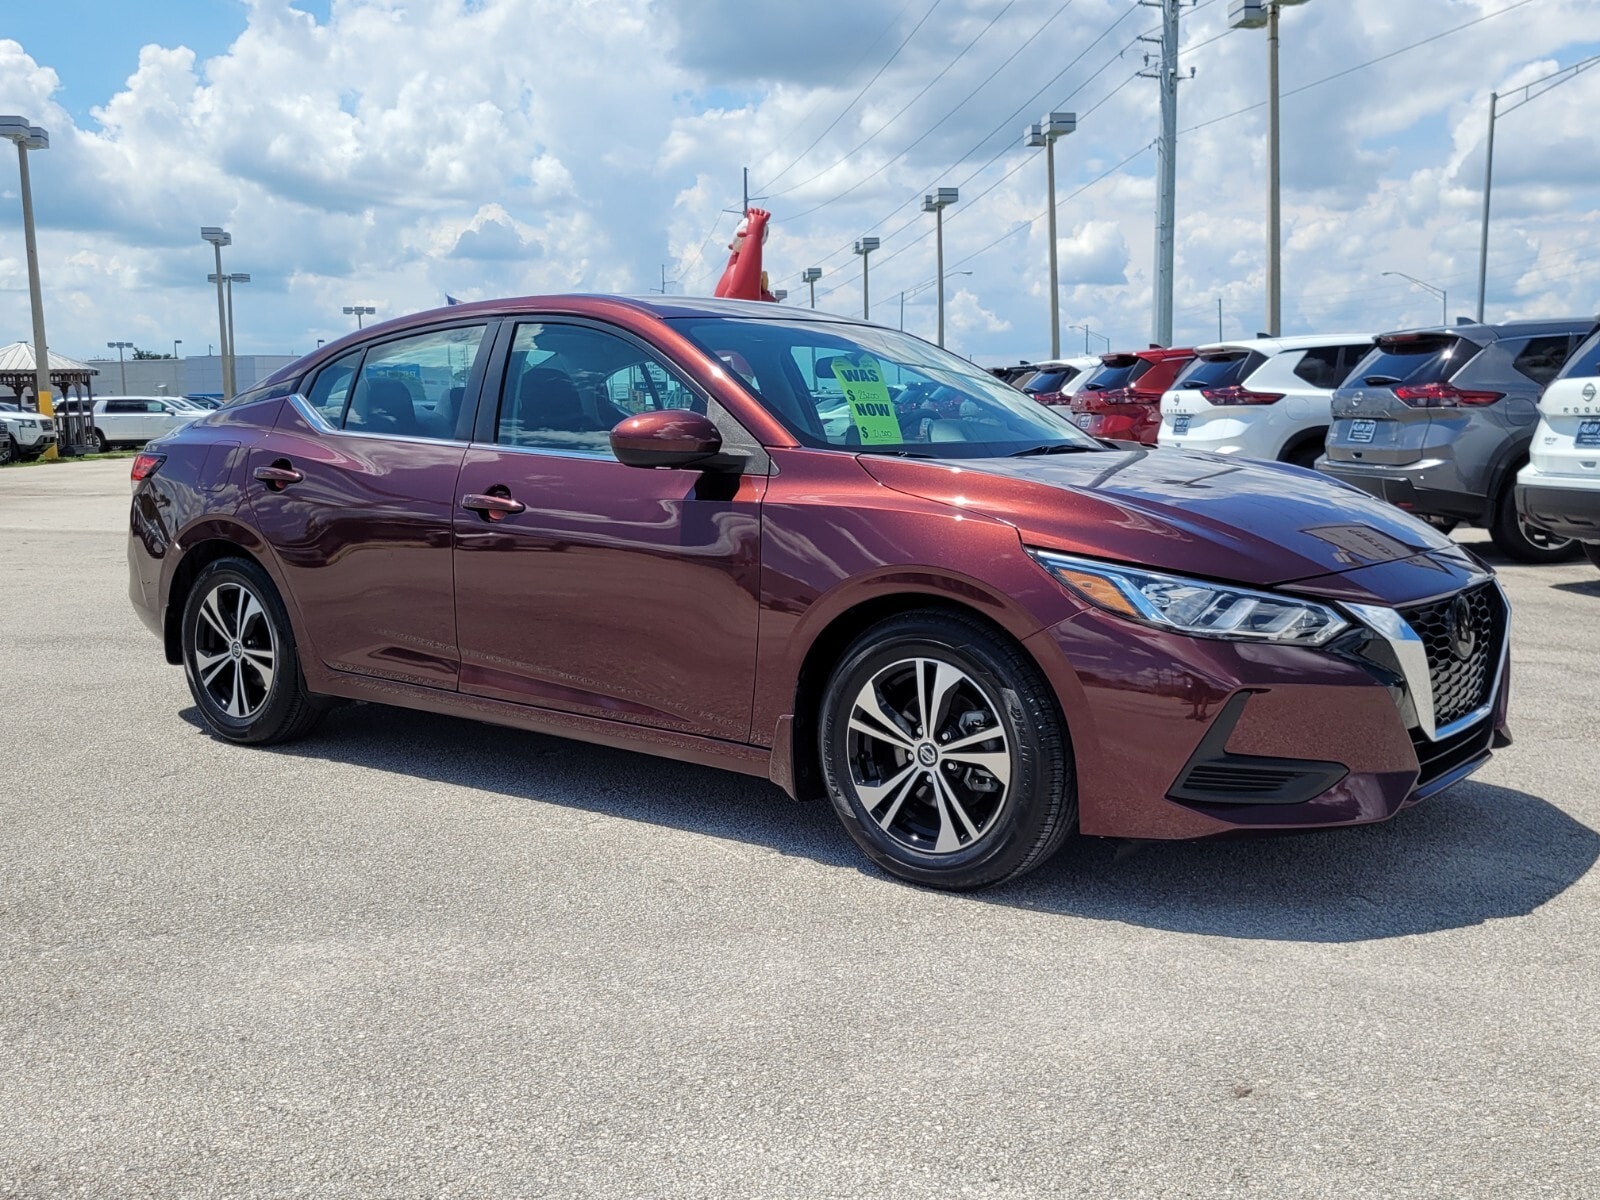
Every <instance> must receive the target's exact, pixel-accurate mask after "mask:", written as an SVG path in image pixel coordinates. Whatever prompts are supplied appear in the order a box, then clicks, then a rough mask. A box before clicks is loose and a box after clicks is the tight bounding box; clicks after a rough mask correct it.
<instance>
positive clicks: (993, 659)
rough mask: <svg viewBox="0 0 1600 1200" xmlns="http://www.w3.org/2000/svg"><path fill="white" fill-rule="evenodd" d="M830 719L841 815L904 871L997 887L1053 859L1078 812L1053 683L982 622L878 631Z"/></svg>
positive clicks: (826, 723)
mask: <svg viewBox="0 0 1600 1200" xmlns="http://www.w3.org/2000/svg"><path fill="white" fill-rule="evenodd" d="M819 725H820V731H819V732H820V749H821V757H822V765H823V775H824V778H825V780H826V783H827V788H828V795H829V798H830V799H831V800H832V801H833V806H834V809H835V810H836V811H837V813H838V814H839V819H840V820H841V821H842V822H843V824H844V827H845V829H846V831H847V832H848V833H849V834H850V836H851V837H852V838H853V839H854V840H855V842H856V844H857V845H858V846H860V847H861V849H862V850H863V851H864V852H865V853H866V854H867V856H868V857H869V858H871V859H872V861H873V862H875V863H877V864H878V865H879V866H880V867H882V868H883V869H884V870H885V871H888V872H889V873H890V874H893V875H898V876H899V877H900V878H902V879H906V880H910V881H911V882H913V883H920V884H925V885H928V886H931V887H941V888H952V889H970V888H979V887H985V886H987V885H989V884H993V883H998V882H1000V881H1001V880H1003V879H1009V878H1012V877H1014V876H1017V875H1021V874H1023V873H1024V872H1026V871H1030V870H1032V869H1033V868H1034V867H1037V866H1038V865H1039V864H1040V863H1042V862H1044V861H1045V860H1046V859H1047V858H1049V857H1050V856H1051V855H1052V854H1054V853H1055V851H1056V850H1057V849H1058V848H1059V847H1060V845H1061V843H1062V841H1063V840H1064V839H1065V838H1066V836H1067V834H1068V833H1069V832H1070V831H1071V829H1072V827H1073V824H1074V822H1075V820H1076V816H1077V793H1076V788H1075V786H1074V779H1073V770H1072V762H1071V749H1070V746H1069V744H1068V740H1067V734H1066V729H1065V727H1064V724H1063V722H1062V719H1061V716H1060V713H1059V712H1058V711H1057V707H1056V703H1055V698H1054V696H1053V695H1052V694H1051V691H1050V688H1049V685H1048V684H1047V683H1046V682H1045V681H1044V679H1043V677H1042V676H1041V675H1040V673H1039V670H1038V668H1037V667H1036V666H1035V665H1034V663H1033V662H1032V661H1031V660H1030V659H1029V658H1028V657H1027V656H1026V654H1025V653H1024V652H1023V651H1022V650H1021V648H1020V647H1018V646H1017V645H1015V643H1013V642H1011V641H1009V640H1008V639H1007V638H1005V637H1003V636H1001V635H1000V634H998V633H997V632H995V631H994V630H992V629H991V628H990V627H988V626H987V625H985V624H983V623H982V622H979V621H976V620H972V619H969V618H966V617H963V616H959V615H955V614H949V613H941V612H915V613H908V614H905V615H903V616H899V617H894V618H891V619H890V620H887V621H884V622H882V623H881V624H879V625H876V626H874V627H873V628H871V629H869V630H868V631H866V632H865V633H863V634H862V635H861V636H860V637H859V638H857V639H856V641H855V642H854V643H853V644H852V645H851V646H850V648H849V649H848V650H847V651H846V652H845V654H844V656H843V658H842V659H841V660H840V662H839V665H838V666H837V667H836V668H835V670H834V672H833V675H832V677H831V678H830V680H829V682H828V687H827V691H826V693H825V694H824V697H823V701H822V712H821V720H820V722H819Z"/></svg>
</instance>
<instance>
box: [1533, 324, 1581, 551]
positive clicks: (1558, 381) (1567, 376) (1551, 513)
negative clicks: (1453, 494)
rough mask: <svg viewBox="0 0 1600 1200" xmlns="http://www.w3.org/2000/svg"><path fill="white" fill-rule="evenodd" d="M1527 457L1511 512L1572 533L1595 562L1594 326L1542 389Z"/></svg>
mask: <svg viewBox="0 0 1600 1200" xmlns="http://www.w3.org/2000/svg"><path fill="white" fill-rule="evenodd" d="M1529 459H1530V461H1529V463H1528V465H1527V466H1525V467H1523V468H1522V471H1521V473H1520V474H1518V476H1517V489H1516V497H1517V512H1519V513H1520V514H1521V515H1522V519H1523V520H1524V521H1525V522H1529V523H1532V524H1533V525H1535V526H1536V527H1538V528H1539V529H1543V530H1545V531H1546V532H1548V533H1550V534H1552V535H1554V536H1556V537H1561V538H1574V539H1576V540H1577V541H1579V542H1580V543H1582V545H1583V552H1584V554H1586V555H1587V556H1588V558H1589V561H1590V562H1592V563H1593V564H1594V565H1595V566H1597V567H1600V331H1597V332H1595V333H1593V334H1590V336H1589V340H1588V341H1586V342H1584V343H1583V345H1581V346H1580V347H1578V350H1577V353H1575V354H1574V355H1573V356H1572V357H1571V358H1570V359H1568V360H1567V365H1566V366H1565V367H1563V368H1562V369H1561V374H1559V375H1557V376H1556V378H1555V381H1554V382H1553V383H1552V384H1551V385H1550V386H1549V387H1548V388H1546V389H1545V393H1544V397H1543V399H1541V400H1540V401H1539V427H1538V429H1536V430H1534V434H1533V445H1532V448H1531V452H1530V455H1529Z"/></svg>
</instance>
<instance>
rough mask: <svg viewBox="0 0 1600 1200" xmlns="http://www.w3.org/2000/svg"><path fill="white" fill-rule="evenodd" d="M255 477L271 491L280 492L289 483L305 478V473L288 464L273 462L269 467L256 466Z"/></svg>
mask: <svg viewBox="0 0 1600 1200" xmlns="http://www.w3.org/2000/svg"><path fill="white" fill-rule="evenodd" d="M255 477H256V478H257V479H259V480H260V481H261V482H262V483H264V484H266V485H267V486H268V487H269V488H271V489H272V490H273V491H275V492H281V491H282V490H283V489H284V488H286V487H288V486H289V485H290V484H291V483H299V482H300V481H301V480H303V479H304V478H305V474H304V473H303V472H301V471H296V470H295V469H294V468H293V467H291V466H288V465H283V466H278V465H276V464H274V465H273V466H270V467H257V468H256V469H255Z"/></svg>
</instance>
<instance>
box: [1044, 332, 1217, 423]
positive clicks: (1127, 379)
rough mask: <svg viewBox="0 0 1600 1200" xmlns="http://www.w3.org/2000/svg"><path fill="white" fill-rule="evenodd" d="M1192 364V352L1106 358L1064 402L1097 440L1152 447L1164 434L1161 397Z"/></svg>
mask: <svg viewBox="0 0 1600 1200" xmlns="http://www.w3.org/2000/svg"><path fill="white" fill-rule="evenodd" d="M1193 361H1194V351H1193V350H1161V349H1151V350H1136V351H1133V352H1132V353H1121V352H1118V353H1112V354H1102V355H1101V356H1100V367H1099V369H1098V370H1096V371H1095V372H1094V374H1093V375H1092V376H1090V377H1089V380H1088V382H1087V383H1085V384H1083V386H1082V387H1080V388H1079V389H1078V390H1077V391H1076V392H1074V393H1072V395H1070V396H1068V397H1066V408H1067V411H1068V412H1070V413H1071V414H1072V420H1073V422H1074V423H1076V424H1077V426H1078V428H1080V429H1082V430H1083V431H1084V432H1085V433H1087V434H1089V435H1091V436H1093V437H1097V438H1105V439H1107V440H1108V441H1116V442H1139V443H1142V444H1143V445H1146V446H1154V445H1155V444H1156V434H1158V433H1160V432H1161V397H1162V396H1163V395H1164V394H1165V393H1166V391H1167V389H1168V388H1170V387H1171V386H1172V384H1173V381H1174V380H1176V379H1177V378H1178V372H1179V371H1181V370H1183V368H1184V367H1186V366H1188V365H1189V364H1190V363H1191V362H1193ZM1045 403H1049V401H1045Z"/></svg>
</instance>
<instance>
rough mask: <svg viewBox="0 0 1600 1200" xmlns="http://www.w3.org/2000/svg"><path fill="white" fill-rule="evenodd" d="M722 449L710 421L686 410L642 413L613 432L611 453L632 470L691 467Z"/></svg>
mask: <svg viewBox="0 0 1600 1200" xmlns="http://www.w3.org/2000/svg"><path fill="white" fill-rule="evenodd" d="M721 450H722V435H721V434H720V433H718V432H717V427H716V426H715V425H714V424H712V423H711V420H710V418H709V417H705V416H702V415H701V414H700V413H697V412H691V411H690V410H689V409H686V408H663V409H659V410H657V411H655V412H645V413H640V414H639V415H638V416H635V417H629V418H628V419H627V420H625V421H623V422H621V423H620V424H619V425H617V427H616V428H615V429H613V430H612V431H611V452H612V453H613V454H615V455H616V456H617V461H618V462H620V463H623V464H625V465H627V466H630V467H692V466H694V465H695V464H696V463H700V462H704V461H705V460H706V459H709V458H712V457H714V456H715V455H716V454H718V453H719V452H720V451H721Z"/></svg>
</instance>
